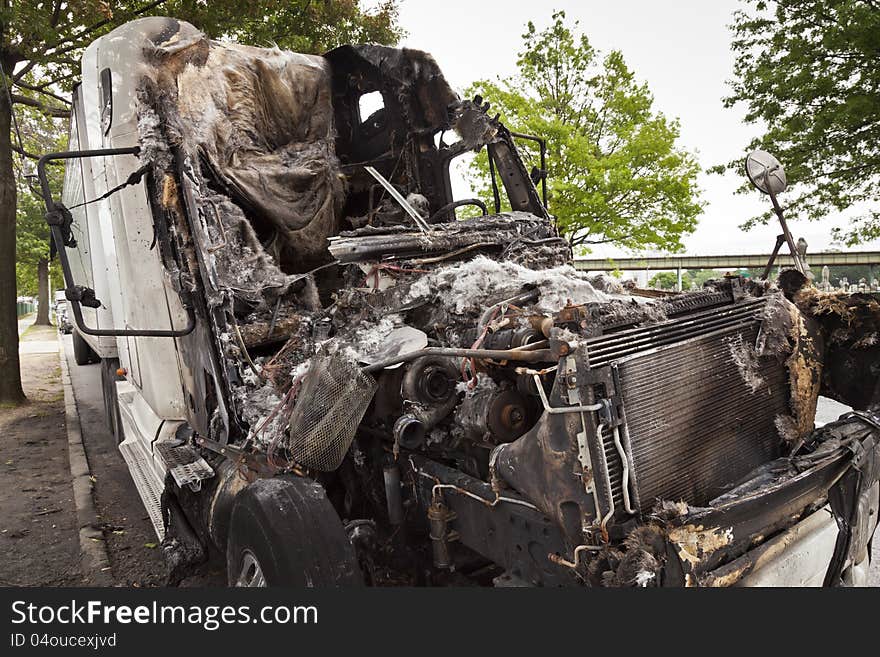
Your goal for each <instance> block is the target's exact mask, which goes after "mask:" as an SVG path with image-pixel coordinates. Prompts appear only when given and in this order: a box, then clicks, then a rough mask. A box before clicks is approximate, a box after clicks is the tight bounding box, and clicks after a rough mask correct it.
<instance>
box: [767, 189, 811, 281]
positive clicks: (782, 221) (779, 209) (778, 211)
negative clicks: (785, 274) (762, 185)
mask: <svg viewBox="0 0 880 657" xmlns="http://www.w3.org/2000/svg"><path fill="white" fill-rule="evenodd" d="M768 174H769V172H768ZM764 177H765V179H766V177H767V174H765V176H764ZM767 193H768V194H769V195H770V201H771V202H772V203H773V211H774V212H775V213H776V217H777V218H778V219H779V224H780V225H781V226H782V234H783V235H785V241H786V242H787V243H788V250H789V252H791V259H792V260H794V266H795V269H797V270H798V271H799V272H800V273H802V274H804V275H806V269H804V263H803V262H801V255H800V253H798V250H797V246H796V245H795V243H794V238H793V237H792V236H791V231H789V230H788V224H787V223H786V221H785V215H783V213H782V207H780V205H779V201H777V200H776V194H774V193H773V187H772V186H771V185H769V184H768V185H767Z"/></svg>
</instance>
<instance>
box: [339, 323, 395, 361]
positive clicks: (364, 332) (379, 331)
mask: <svg viewBox="0 0 880 657" xmlns="http://www.w3.org/2000/svg"><path fill="white" fill-rule="evenodd" d="M402 325H403V317H401V316H400V315H385V316H384V317H382V318H381V319H380V320H379V321H378V322H376V323H374V324H364V325H362V326H360V327H359V328H357V329H355V331H354V335H353V336H352V337H351V338H350V340H351V343H350V344H349V345H348V346H349V347H350V348H351V350H352V351H353V352H354V354H355V355H356V357H355V360H360V358H362V357H363V356H369V355H370V354H373V353H375V352H377V351H379V348H380V347H381V346H382V345H383V344H384V342H385V339H386V338H387V337H388V335H389V334H390V333H391V332H392V331H393V330H394V329H396V328H397V327H399V326H402Z"/></svg>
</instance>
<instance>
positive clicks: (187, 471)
mask: <svg viewBox="0 0 880 657" xmlns="http://www.w3.org/2000/svg"><path fill="white" fill-rule="evenodd" d="M155 450H156V454H158V455H159V458H160V459H162V461H163V462H164V463H165V467H166V468H167V470H168V471H169V472H170V473H171V476H172V477H174V482H175V483H176V484H177V485H178V486H180V487H181V488H182V487H183V486H189V487H190V489H191V490H192V491H193V492H197V491H198V490H199V489H200V488H201V487H202V481H204V480H205V479H210V478H211V477H213V476H214V469H213V468H212V467H211V466H210V465H208V463H207V461H205V459H203V458H202V457H201V456H199V455H198V453H196V451H195V450H194V449H193V448H192V447H190V446H189V445H175V444H174V443H172V442H156V443H155Z"/></svg>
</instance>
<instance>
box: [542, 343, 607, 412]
mask: <svg viewBox="0 0 880 657" xmlns="http://www.w3.org/2000/svg"><path fill="white" fill-rule="evenodd" d="M527 353H528V352H527ZM532 353H534V352H532ZM532 378H534V380H535V386H536V387H537V388H538V396H539V397H540V398H541V403H542V404H543V405H544V411H545V412H546V413H549V414H550V415H561V414H564V413H593V412H595V411H598V410H600V409H601V408H602V404H589V405H587V406H550V401H549V400H548V399H547V393H546V392H544V384H543V383H542V382H541V375H540V374H532ZM600 426H601V425H600Z"/></svg>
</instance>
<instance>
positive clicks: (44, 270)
mask: <svg viewBox="0 0 880 657" xmlns="http://www.w3.org/2000/svg"><path fill="white" fill-rule="evenodd" d="M37 302H38V304H39V306H38V307H37V321H35V322H34V324H39V325H40V326H49V260H48V259H47V258H40V261H39V262H38V263H37Z"/></svg>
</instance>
